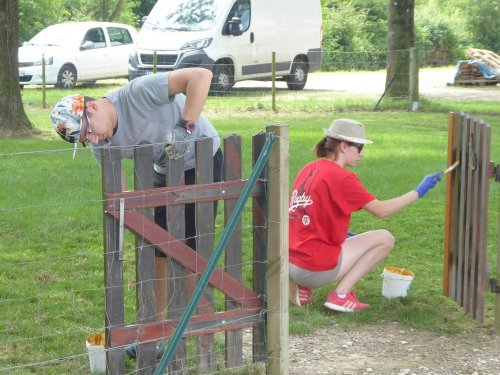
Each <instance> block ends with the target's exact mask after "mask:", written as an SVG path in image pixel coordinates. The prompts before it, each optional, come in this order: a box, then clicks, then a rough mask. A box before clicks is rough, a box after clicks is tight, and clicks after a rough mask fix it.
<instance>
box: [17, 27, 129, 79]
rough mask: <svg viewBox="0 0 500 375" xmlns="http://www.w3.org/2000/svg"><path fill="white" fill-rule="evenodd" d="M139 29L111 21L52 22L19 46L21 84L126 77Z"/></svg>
mask: <svg viewBox="0 0 500 375" xmlns="http://www.w3.org/2000/svg"><path fill="white" fill-rule="evenodd" d="M137 34H138V33H137V31H136V30H135V29H134V28H133V27H131V26H128V25H123V24H119V23H111V22H67V23H60V24H56V25H52V26H49V27H47V28H45V29H43V30H42V31H40V32H39V33H38V34H36V35H35V36H34V37H33V38H32V39H31V40H30V41H29V42H25V43H24V44H23V46H22V47H20V48H19V81H20V84H21V87H22V86H24V85H30V84H37V85H38V84H42V58H44V59H45V83H46V84H50V85H52V84H53V85H56V86H57V87H60V88H65V89H71V88H73V87H74V86H75V85H76V84H77V83H80V82H95V81H96V80H98V79H105V78H115V77H127V76H128V59H129V55H130V53H131V52H132V50H133V46H134V43H135V42H136V40H137Z"/></svg>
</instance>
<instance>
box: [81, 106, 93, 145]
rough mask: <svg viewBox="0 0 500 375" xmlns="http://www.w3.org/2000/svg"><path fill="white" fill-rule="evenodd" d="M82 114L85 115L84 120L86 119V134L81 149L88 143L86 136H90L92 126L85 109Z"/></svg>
mask: <svg viewBox="0 0 500 375" xmlns="http://www.w3.org/2000/svg"><path fill="white" fill-rule="evenodd" d="M83 113H85V118H86V119H87V132H86V133H87V134H86V135H85V140H84V141H83V142H82V145H83V147H87V143H88V142H89V139H88V135H89V134H92V125H91V124H90V118H89V114H88V113H87V110H86V109H85V110H84V111H83Z"/></svg>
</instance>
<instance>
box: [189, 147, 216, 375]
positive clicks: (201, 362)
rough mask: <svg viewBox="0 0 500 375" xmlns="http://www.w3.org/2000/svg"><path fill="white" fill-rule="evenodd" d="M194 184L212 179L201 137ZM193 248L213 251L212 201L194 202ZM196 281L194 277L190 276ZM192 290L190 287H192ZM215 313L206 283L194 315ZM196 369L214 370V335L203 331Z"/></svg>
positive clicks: (209, 159) (208, 153) (209, 153)
mask: <svg viewBox="0 0 500 375" xmlns="http://www.w3.org/2000/svg"><path fill="white" fill-rule="evenodd" d="M195 155H196V161H195V163H196V184H197V185H198V184H207V183H211V182H213V180H214V163H213V140H212V138H202V139H198V140H197V141H196V142H195ZM195 210H196V211H195V212H196V213H195V216H196V250H197V252H198V254H200V255H201V256H202V257H204V258H206V259H209V258H210V256H211V255H212V253H213V251H214V232H215V213H214V203H213V202H197V203H196V209H195ZM193 280H198V277H196V278H193ZM193 291H194V290H193ZM213 312H215V302H214V290H213V288H212V287H211V286H210V285H208V286H207V287H206V288H205V290H204V291H203V296H202V297H201V299H200V303H199V304H198V314H200V315H208V314H211V313H213ZM197 361H198V371H199V372H200V373H202V374H206V373H211V372H213V371H214V370H215V357H214V335H213V333H207V334H206V335H203V336H200V337H199V338H198V356H197Z"/></svg>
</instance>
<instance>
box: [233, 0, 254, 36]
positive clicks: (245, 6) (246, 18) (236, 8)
mask: <svg viewBox="0 0 500 375" xmlns="http://www.w3.org/2000/svg"><path fill="white" fill-rule="evenodd" d="M233 17H238V18H239V19H241V31H242V32H245V31H247V30H248V27H249V26H250V0H238V1H236V2H235V3H234V5H233V7H232V8H231V11H230V12H229V14H228V17H227V21H229V20H231V19H232V18H233Z"/></svg>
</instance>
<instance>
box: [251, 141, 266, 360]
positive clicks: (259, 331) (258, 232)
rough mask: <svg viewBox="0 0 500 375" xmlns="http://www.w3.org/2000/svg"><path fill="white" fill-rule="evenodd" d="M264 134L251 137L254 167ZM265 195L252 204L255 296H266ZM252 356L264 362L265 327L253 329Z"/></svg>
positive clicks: (261, 176) (264, 173)
mask: <svg viewBox="0 0 500 375" xmlns="http://www.w3.org/2000/svg"><path fill="white" fill-rule="evenodd" d="M265 142H266V134H265V133H259V134H256V135H254V136H253V137H252V163H253V165H255V163H256V162H257V159H258V158H259V155H260V153H261V152H262V148H263V147H264V143H265ZM259 177H260V178H262V179H266V178H267V170H266V169H265V168H264V170H263V171H262V173H261V175H260V176H259ZM266 210H267V194H263V195H262V196H258V197H254V198H253V203H252V228H253V233H252V234H253V241H252V242H253V290H254V292H255V293H257V295H261V296H265V295H266V277H265V275H266V272H267V256H266V238H267V222H266ZM252 354H253V361H254V362H262V361H266V360H267V358H266V326H265V325H264V324H261V325H260V326H257V327H255V328H254V329H253V336H252Z"/></svg>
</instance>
